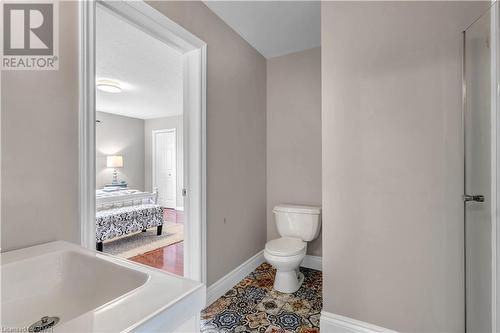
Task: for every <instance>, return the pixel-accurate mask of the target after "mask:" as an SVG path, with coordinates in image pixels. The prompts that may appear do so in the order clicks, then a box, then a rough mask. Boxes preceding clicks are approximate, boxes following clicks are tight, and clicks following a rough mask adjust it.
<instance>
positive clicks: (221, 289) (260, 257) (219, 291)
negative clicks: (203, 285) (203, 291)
mask: <svg viewBox="0 0 500 333" xmlns="http://www.w3.org/2000/svg"><path fill="white" fill-rule="evenodd" d="M264 260H265V259H264V251H260V252H259V253H257V254H256V255H254V256H253V257H251V258H250V259H248V260H247V261H245V262H244V263H243V264H241V265H239V266H238V267H236V268H235V269H233V270H232V271H231V272H229V273H228V274H227V275H225V276H223V277H222V278H220V279H219V280H218V281H217V282H215V283H214V284H212V285H211V286H209V287H208V288H207V305H210V304H212V303H213V302H215V301H216V300H217V299H218V298H219V297H221V296H222V295H224V294H225V293H226V292H227V291H228V290H229V289H231V288H232V287H234V286H235V285H236V284H237V283H238V282H240V281H241V280H243V278H244V277H245V276H247V275H248V274H250V273H251V272H253V271H254V270H255V269H256V268H257V267H258V266H259V265H260V264H262V263H263V262H264Z"/></svg>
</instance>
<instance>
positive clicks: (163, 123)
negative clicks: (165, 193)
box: [144, 116, 184, 207]
mask: <svg viewBox="0 0 500 333" xmlns="http://www.w3.org/2000/svg"><path fill="white" fill-rule="evenodd" d="M171 128H175V135H176V142H175V143H176V162H177V165H176V172H177V174H176V187H177V189H176V200H177V205H176V206H177V207H184V198H183V197H182V187H183V184H184V163H183V161H184V126H183V117H182V116H175V117H165V118H156V119H147V120H146V121H145V122H144V135H145V142H144V143H145V150H144V153H145V155H144V156H145V169H144V172H145V173H144V182H145V184H146V190H147V191H152V190H153V188H152V181H153V174H152V172H153V165H152V163H153V155H152V153H153V147H152V131H154V130H162V129H171Z"/></svg>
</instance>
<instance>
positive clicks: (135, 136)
mask: <svg viewBox="0 0 500 333" xmlns="http://www.w3.org/2000/svg"><path fill="white" fill-rule="evenodd" d="M96 119H98V120H100V121H101V122H100V123H98V124H96V188H102V187H104V184H109V183H111V180H112V178H113V169H111V168H107V167H106V156H107V155H122V156H123V168H118V169H117V171H118V181H121V180H126V181H127V183H128V187H129V188H131V189H136V190H140V191H143V190H144V124H145V122H144V120H142V119H137V118H130V117H124V116H120V115H115V114H111V113H105V112H96Z"/></svg>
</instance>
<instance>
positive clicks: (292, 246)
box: [264, 205, 321, 293]
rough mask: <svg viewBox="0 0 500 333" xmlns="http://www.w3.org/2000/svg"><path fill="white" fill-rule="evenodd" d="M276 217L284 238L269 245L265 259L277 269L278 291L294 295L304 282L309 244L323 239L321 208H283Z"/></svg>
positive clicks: (294, 206) (276, 213) (292, 206)
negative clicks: (302, 264) (304, 269)
mask: <svg viewBox="0 0 500 333" xmlns="http://www.w3.org/2000/svg"><path fill="white" fill-rule="evenodd" d="M273 213H274V216H275V220H276V225H277V227H278V232H279V234H280V235H281V236H282V237H280V238H277V239H273V240H271V241H269V242H267V243H266V247H265V249H264V258H265V259H266V261H267V262H268V263H269V264H271V265H272V266H273V267H274V268H276V277H275V279H274V289H276V290H277V291H280V292H283V293H293V292H295V291H297V290H298V289H299V288H300V286H301V285H302V282H303V281H304V275H303V274H302V273H300V272H299V266H300V264H301V262H302V260H303V259H304V257H305V256H306V250H307V242H308V241H312V240H314V239H316V238H317V237H318V235H319V231H320V225H321V216H320V215H321V208H320V207H313V206H298V205H279V206H276V207H274V209H273Z"/></svg>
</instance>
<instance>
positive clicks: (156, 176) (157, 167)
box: [153, 129, 176, 209]
mask: <svg viewBox="0 0 500 333" xmlns="http://www.w3.org/2000/svg"><path fill="white" fill-rule="evenodd" d="M175 141H176V140H175V129H169V130H161V131H153V187H154V188H156V189H157V190H158V204H159V205H161V206H162V207H165V208H174V209H175V207H176V181H175V180H176V168H175V167H176V151H175Z"/></svg>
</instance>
